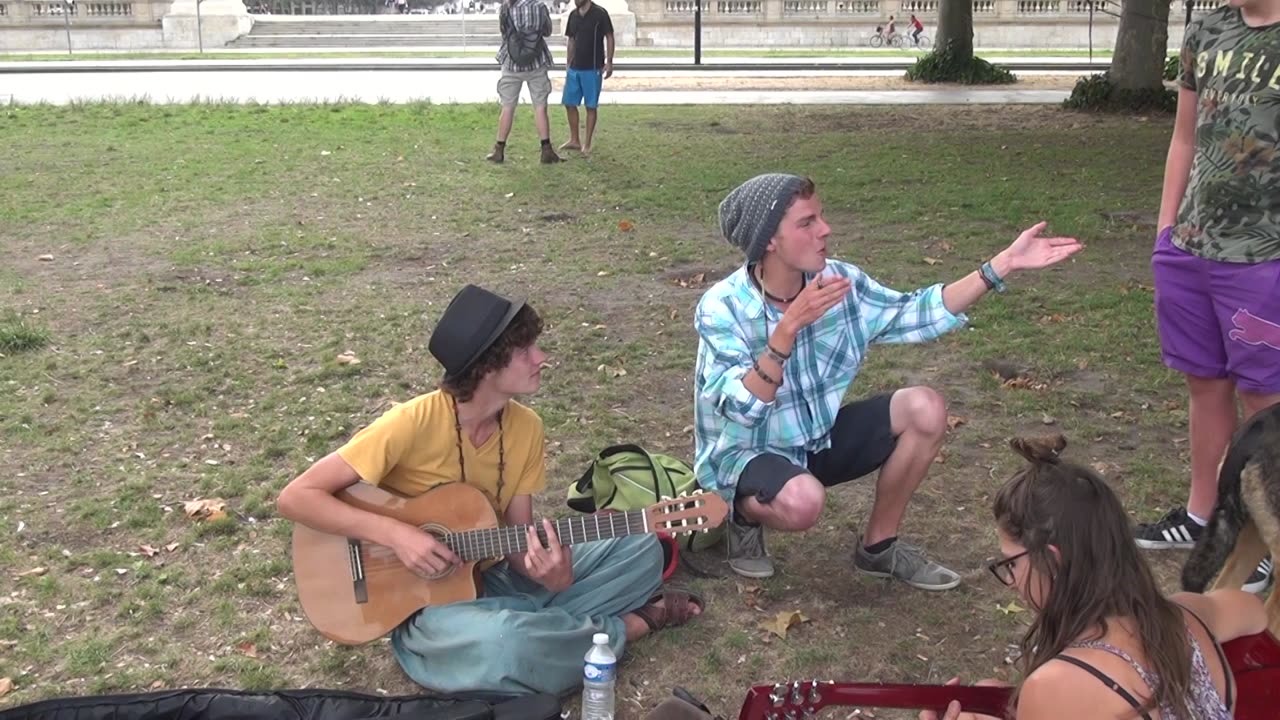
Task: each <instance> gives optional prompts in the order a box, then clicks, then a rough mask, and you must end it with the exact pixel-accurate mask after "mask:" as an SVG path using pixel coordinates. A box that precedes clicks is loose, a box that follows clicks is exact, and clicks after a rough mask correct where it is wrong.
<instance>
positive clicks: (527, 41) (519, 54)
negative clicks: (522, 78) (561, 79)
mask: <svg viewBox="0 0 1280 720" xmlns="http://www.w3.org/2000/svg"><path fill="white" fill-rule="evenodd" d="M503 11H504V12H509V9H508V8H507V7H504V8H503ZM502 42H503V43H505V44H506V46H507V57H508V58H510V59H511V62H513V63H515V64H517V65H523V66H526V67H528V66H530V65H535V64H537V62H538V60H539V59H540V58H542V51H543V48H544V47H545V46H546V40H545V39H543V37H542V33H541V32H539V31H538V30H537V29H534V30H521V29H520V28H519V27H516V22H515V20H514V19H513V18H510V17H508V19H507V33H506V35H504V36H503V38H502Z"/></svg>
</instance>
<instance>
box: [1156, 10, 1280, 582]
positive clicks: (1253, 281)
mask: <svg viewBox="0 0 1280 720" xmlns="http://www.w3.org/2000/svg"><path fill="white" fill-rule="evenodd" d="M1181 67H1182V72H1181V78H1180V85H1181V88H1180V90H1179V94H1178V114H1177V120H1176V121H1175V123H1174V129H1173V139H1172V141H1171V142H1170V145H1169V157H1168V160H1167V163H1166V165H1165V176H1164V193H1163V196H1162V198H1161V206H1160V216H1159V223H1158V225H1159V227H1160V233H1159V235H1158V236H1157V239H1156V246H1155V250H1154V252H1153V254H1152V261H1151V265H1152V271H1153V274H1154V277H1155V290H1156V292H1155V310H1156V322H1157V326H1158V328H1159V334H1160V347H1161V355H1162V357H1163V360H1164V363H1165V364H1166V365H1167V366H1169V367H1170V368H1172V369H1174V370H1177V371H1179V372H1181V373H1183V374H1184V375H1185V376H1186V378H1187V387H1188V389H1189V391H1190V396H1191V403H1190V413H1189V415H1190V430H1191V438H1190V444H1191V497H1190V499H1189V501H1188V503H1187V506H1186V507H1176V508H1174V509H1173V510H1171V511H1169V512H1168V513H1167V514H1166V515H1165V516H1164V517H1163V518H1162V519H1161V520H1159V521H1158V522H1155V523H1150V524H1143V525H1140V526H1139V527H1138V531H1137V541H1138V544H1139V545H1141V546H1143V547H1146V548H1171V547H1191V546H1192V545H1193V544H1194V543H1195V541H1196V539H1197V538H1198V537H1199V535H1200V533H1201V532H1202V530H1203V527H1204V524H1205V521H1206V519H1207V518H1208V516H1209V513H1211V512H1212V511H1213V506H1214V502H1215V501H1216V499H1217V485H1218V463H1219V462H1220V461H1221V459H1222V456H1223V453H1224V452H1225V451H1226V448H1227V445H1228V444H1229V443H1230V440H1231V435H1232V433H1233V432H1234V430H1235V428H1236V424H1237V417H1236V397H1237V394H1238V395H1239V399H1240V403H1241V405H1243V406H1244V411H1245V414H1246V416H1249V415H1253V414H1254V413H1256V412H1258V411H1259V410H1261V409H1263V408H1265V407H1267V406H1269V405H1271V404H1273V403H1276V402H1280V195H1278V194H1277V193H1278V192H1280V190H1278V188H1280V0H1230V2H1229V3H1228V4H1227V5H1224V6H1223V7H1220V8H1218V9H1217V10H1214V11H1213V12H1210V13H1207V14H1205V15H1204V16H1202V17H1200V18H1199V19H1197V20H1196V21H1194V22H1192V23H1191V24H1190V25H1189V26H1188V27H1187V32H1186V39H1185V40H1184V42H1183V46H1182V55H1181ZM1270 574H1271V560H1270V559H1267V560H1265V561H1264V562H1263V564H1262V565H1261V566H1259V569H1258V571H1257V572H1255V573H1254V574H1253V577H1251V578H1249V582H1248V583H1247V584H1246V586H1245V587H1246V589H1250V590H1254V591H1259V590H1262V589H1265V588H1266V585H1267V582H1268V580H1269V575H1270Z"/></svg>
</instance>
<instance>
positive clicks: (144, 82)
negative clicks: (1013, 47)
mask: <svg viewBox="0 0 1280 720" xmlns="http://www.w3.org/2000/svg"><path fill="white" fill-rule="evenodd" d="M672 74H673V73H671V72H670V71H667V72H660V71H628V72H627V73H626V75H627V77H637V78H639V77H670V76H672ZM796 74H797V73H796V72H795V71H789V70H779V69H772V70H761V69H757V70H752V71H730V70H715V71H711V70H708V71H703V72H700V73H697V76H706V77H777V76H795V75H796ZM804 74H805V75H813V76H820V75H833V74H843V75H851V74H857V75H896V74H898V72H897V71H892V70H880V71H862V72H857V73H852V72H847V71H846V72H843V73H837V72H834V71H821V72H819V71H811V72H808V73H804ZM680 75H681V76H682V77H689V76H690V74H685V73H680ZM497 79H498V72H497V71H496V70H492V69H491V70H488V71H452V70H451V71H438V70H437V71H431V70H315V69H313V70H309V71H306V72H297V71H273V70H254V71H248V70H243V69H241V70H217V71H212V70H205V71H196V72H193V71H181V70H174V71H171V72H162V73H139V72H124V73H122V72H114V71H104V70H100V71H97V72H84V73H74V74H53V75H49V74H41V73H16V72H13V73H6V74H0V102H7V101H12V102H18V103H36V102H47V103H53V104H66V103H68V102H71V101H73V100H74V101H93V100H132V99H138V98H146V99H148V100H150V101H151V102H153V103H157V104H167V103H185V102H191V101H193V100H204V101H209V100H216V101H226V102H238V103H244V102H258V103H281V102H321V101H328V102H338V101H352V102H369V103H372V102H392V103H406V102H414V101H420V100H427V101H430V102H433V103H440V104H444V103H487V102H497V93H496V91H495V85H496V83H497ZM1067 94H1068V93H1067V92H1065V91H1058V90H1018V89H998V90H992V89H988V90H950V89H945V90H944V89H932V90H896V91H890V90H814V91H803V90H777V91H774V90H633V91H618V92H608V91H607V89H606V92H605V95H604V97H603V98H602V100H601V101H602V102H603V103H605V104H620V105H690V104H717V105H719V104H778V103H794V104H871V105H879V104H889V105H904V104H921V103H923V104H975V103H976V104H991V103H996V104H1010V103H1057V102H1060V101H1061V100H1063V99H1064V98H1066V97H1067ZM527 99H528V94H527V91H526V93H525V94H524V96H523V98H522V102H523V101H527ZM559 100H560V94H559V92H558V91H557V92H553V93H552V96H551V99H550V101H551V102H552V103H558V102H559Z"/></svg>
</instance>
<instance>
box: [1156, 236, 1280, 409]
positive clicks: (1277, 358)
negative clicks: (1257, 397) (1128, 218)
mask: <svg viewBox="0 0 1280 720" xmlns="http://www.w3.org/2000/svg"><path fill="white" fill-rule="evenodd" d="M1172 235H1173V229H1172V228H1165V229H1164V230H1162V231H1161V232H1160V236H1159V238H1158V239H1157V240H1156V246H1155V250H1154V251H1153V253H1152V255H1151V270H1152V273H1153V275H1154V276H1155V295H1156V302H1155V305H1156V326H1157V328H1158V329H1159V332H1160V350H1161V353H1160V354H1161V358H1162V359H1163V360H1164V364H1165V365H1168V366H1169V367H1171V368H1173V369H1174V370H1177V371H1179V372H1182V373H1186V374H1187V375H1193V376H1195V377H1202V378H1231V379H1232V380H1234V381H1235V383H1236V387H1237V388H1238V389H1240V390H1243V391H1245V392H1252V393H1259V394H1270V393H1278V392H1280V260H1270V261H1267V262H1262V263H1258V264H1256V265H1244V264H1241V263H1228V262H1217V261H1214V260H1206V259H1204V258H1202V257H1198V256H1196V255H1192V254H1191V253H1189V252H1186V251H1185V250H1183V249H1181V248H1179V247H1178V246H1176V245H1174V244H1173V242H1172V240H1171V238H1172Z"/></svg>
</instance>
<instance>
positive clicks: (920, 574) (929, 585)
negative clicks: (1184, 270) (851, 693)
mask: <svg viewBox="0 0 1280 720" xmlns="http://www.w3.org/2000/svg"><path fill="white" fill-rule="evenodd" d="M1044 227H1045V223H1043V222H1042V223H1039V224H1037V225H1035V226H1034V227H1032V228H1030V229H1028V230H1026V231H1024V232H1023V233H1022V234H1021V235H1019V236H1018V238H1017V239H1016V240H1014V241H1013V244H1011V245H1010V246H1009V247H1008V248H1006V249H1005V250H1003V251H1001V252H999V253H997V254H996V255H995V256H994V257H992V258H991V260H990V261H988V262H985V263H983V264H982V265H981V266H980V267H979V268H978V269H977V270H975V271H974V272H971V273H969V274H968V275H967V276H965V277H963V278H961V279H960V280H957V281H955V282H953V283H950V284H946V285H944V284H942V283H937V284H934V285H931V286H929V287H925V288H921V289H919V290H915V291H913V292H909V293H903V292H899V291H897V290H892V289H890V288H887V287H884V286H883V285H881V284H880V283H878V282H876V281H875V280H874V279H872V278H871V277H870V276H869V275H867V274H866V273H864V272H863V271H862V270H861V269H859V268H858V267H856V266H854V265H850V264H849V263H845V262H841V261H839V260H830V259H828V258H827V252H828V239H829V237H830V235H831V228H830V226H828V225H827V223H826V221H825V220H824V219H823V216H822V202H821V200H820V199H819V198H818V194H817V189H816V188H815V186H814V184H813V182H812V181H811V180H809V179H807V178H803V177H799V176H796V175H785V174H780V173H770V174H765V175H759V176H757V177H754V178H751V179H750V180H748V181H746V182H744V183H743V184H742V185H740V186H738V187H737V188H735V189H734V190H733V191H732V192H730V193H729V195H728V196H727V197H726V198H725V199H724V202H722V203H721V204H720V231H721V233H722V234H723V235H724V238H725V239H726V240H728V241H729V243H730V244H732V245H734V246H735V247H737V248H738V249H739V250H741V251H742V253H743V255H744V256H745V262H744V264H743V266H742V267H741V268H739V269H738V270H736V271H734V272H733V273H732V274H730V275H729V276H728V277H726V278H724V279H723V280H721V281H720V282H718V283H716V284H715V285H714V286H712V287H711V288H709V289H708V290H707V292H706V293H705V294H704V295H703V296H702V299H701V300H700V301H699V302H698V307H697V311H696V313H695V320H694V325H695V327H696V328H697V330H698V336H699V342H698V361H697V367H696V371H695V376H694V388H695V393H694V418H695V425H694V426H695V429H696V431H695V458H694V471H695V472H696V474H697V477H698V483H699V484H700V485H701V486H702V487H704V488H706V489H708V490H713V491H716V492H719V493H721V494H722V495H723V496H724V497H725V499H726V501H728V502H730V503H731V504H732V507H733V512H732V516H731V519H730V521H729V522H728V523H727V525H728V540H729V542H728V544H729V567H730V568H732V569H733V571H734V572H736V573H738V574H739V575H743V576H746V577H754V578H762V577H769V576H771V575H773V572H774V567H773V561H772V559H770V557H769V554H768V552H767V551H766V550H765V546H764V528H765V527H768V528H771V529H773V530H780V531H793V532H794V531H801V530H807V529H809V528H811V527H813V526H814V524H816V523H817V521H818V517H819V515H821V513H822V508H823V505H824V503H825V500H826V493H827V489H828V488H830V487H832V486H834V485H838V484H840V483H844V482H848V481H851V480H855V479H858V478H860V477H863V476H865V475H869V474H870V473H871V472H873V471H876V470H879V474H878V477H877V479H876V493H875V501H874V503H873V505H872V508H871V516H870V518H869V519H868V521H867V523H866V527H865V529H864V531H863V533H862V535H861V537H860V538H858V540H857V542H856V543H855V549H854V554H853V564H854V566H855V567H856V568H858V569H859V570H862V571H863V572H866V573H868V574H870V575H873V576H876V577H886V578H897V579H899V580H902V581H903V582H906V583H907V584H909V585H911V586H913V587H917V588H921V589H925V590H948V589H950V588H953V587H955V586H957V585H959V584H960V576H959V575H957V574H956V573H955V572H953V571H951V570H949V569H947V568H945V567H943V566H942V565H940V564H938V563H936V562H934V561H932V560H930V559H929V558H928V557H927V556H926V555H925V553H924V551H923V550H921V549H920V548H918V547H916V546H914V545H911V544H909V543H907V542H899V541H898V528H899V526H900V525H901V523H902V518H903V516H904V515H905V514H906V510H907V503H908V502H909V501H910V500H911V496H912V495H913V494H914V493H915V491H916V488H917V487H919V485H920V483H921V482H922V481H923V480H924V477H925V474H926V473H927V472H928V470H929V467H930V466H931V465H932V464H933V460H934V458H935V457H936V456H937V454H938V451H939V449H940V448H941V447H942V441H943V436H944V435H945V433H946V430H947V410H946V403H945V402H944V401H943V399H942V396H941V395H939V394H938V393H937V391H935V390H933V389H931V388H928V387H909V388H903V389H901V390H897V391H895V392H892V393H886V394H883V395H878V396H875V397H871V398H867V399H863V400H858V401H855V402H852V403H849V404H847V405H844V406H843V407H842V406H841V404H840V403H841V400H842V399H843V398H844V396H845V392H846V390H848V388H849V385H850V384H852V382H853V380H854V377H855V376H856V375H857V373H858V368H859V366H860V365H861V364H862V362H863V359H864V357H865V356H866V353H867V350H868V348H869V347H870V345H871V344H873V343H920V342H925V341H928V340H932V339H934V338H936V337H938V336H940V335H942V334H944V333H947V332H950V331H951V330H954V329H956V328H959V327H962V326H963V325H964V324H965V323H966V322H967V318H966V317H965V316H964V315H963V313H964V311H965V310H967V309H968V308H969V307H970V306H971V305H973V304H974V303H975V302H977V301H978V299H979V298H981V297H982V296H983V295H985V294H986V293H987V291H989V290H996V291H999V292H1003V291H1004V289H1005V285H1004V282H1005V279H1006V278H1008V277H1009V276H1010V275H1011V274H1013V273H1016V272H1019V271H1023V270H1035V269H1039V268H1045V267H1048V266H1050V265H1053V264H1055V263H1058V262H1061V261H1062V260H1065V259H1067V258H1068V257H1071V256H1072V255H1074V254H1075V253H1076V252H1078V251H1079V250H1081V249H1082V247H1083V246H1082V245H1081V244H1080V243H1079V242H1077V241H1076V240H1075V239H1074V238H1066V237H1041V236H1040V232H1041V231H1042V230H1043V229H1044Z"/></svg>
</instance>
